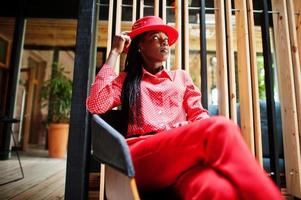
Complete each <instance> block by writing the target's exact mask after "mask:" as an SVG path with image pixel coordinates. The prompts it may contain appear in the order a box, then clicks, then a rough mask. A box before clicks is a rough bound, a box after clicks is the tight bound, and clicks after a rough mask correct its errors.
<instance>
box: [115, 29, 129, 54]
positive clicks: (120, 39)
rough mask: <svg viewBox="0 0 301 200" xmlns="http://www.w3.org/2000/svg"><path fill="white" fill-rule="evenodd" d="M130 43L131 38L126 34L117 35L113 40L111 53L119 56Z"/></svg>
mask: <svg viewBox="0 0 301 200" xmlns="http://www.w3.org/2000/svg"><path fill="white" fill-rule="evenodd" d="M130 43H131V38H130V36H128V35H127V34H126V32H122V33H120V34H117V35H115V36H114V38H113V43H112V48H111V51H113V52H114V53H118V54H121V53H122V52H123V51H124V49H126V48H128V47H129V45H130Z"/></svg>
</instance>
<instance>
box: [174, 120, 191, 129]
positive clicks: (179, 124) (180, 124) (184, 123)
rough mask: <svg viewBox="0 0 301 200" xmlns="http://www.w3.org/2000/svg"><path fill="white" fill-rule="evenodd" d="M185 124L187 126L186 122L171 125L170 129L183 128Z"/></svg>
mask: <svg viewBox="0 0 301 200" xmlns="http://www.w3.org/2000/svg"><path fill="white" fill-rule="evenodd" d="M187 124H189V122H188V121H182V122H178V123H175V124H173V125H172V128H178V127H181V126H185V125H187Z"/></svg>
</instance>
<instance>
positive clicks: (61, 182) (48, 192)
mask: <svg viewBox="0 0 301 200" xmlns="http://www.w3.org/2000/svg"><path fill="white" fill-rule="evenodd" d="M12 154H13V156H12V158H11V159H9V160H5V161H2V160H1V161H0V184H2V183H5V182H7V181H10V180H14V179H16V178H19V177H21V172H20V168H19V164H18V160H17V157H16V156H15V153H14V152H13V153H12ZM21 163H22V166H23V171H24V176H25V177H24V179H22V180H19V181H16V182H12V183H9V184H6V185H3V186H0V199H1V200H4V199H13V200H17V199H20V200H21V199H22V200H25V199H30V200H37V199H43V200H44V199H64V191H65V171H66V159H53V158H48V157H47V151H43V150H38V151H37V150H35V151H30V152H27V153H22V154H21Z"/></svg>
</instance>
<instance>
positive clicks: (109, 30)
mask: <svg viewBox="0 0 301 200" xmlns="http://www.w3.org/2000/svg"><path fill="white" fill-rule="evenodd" d="M109 2H110V3H109V16H108V26H107V28H108V33H107V55H106V58H107V57H108V56H109V53H110V50H111V43H112V39H113V38H112V28H113V3H114V1H109ZM99 35H101V34H99Z"/></svg>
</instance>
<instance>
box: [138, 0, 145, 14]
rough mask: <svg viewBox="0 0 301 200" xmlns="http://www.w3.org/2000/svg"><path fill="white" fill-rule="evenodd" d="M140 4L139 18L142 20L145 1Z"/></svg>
mask: <svg viewBox="0 0 301 200" xmlns="http://www.w3.org/2000/svg"><path fill="white" fill-rule="evenodd" d="M138 2H139V3H140V11H139V12H140V13H139V18H142V17H143V16H144V0H140V1H138Z"/></svg>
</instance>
